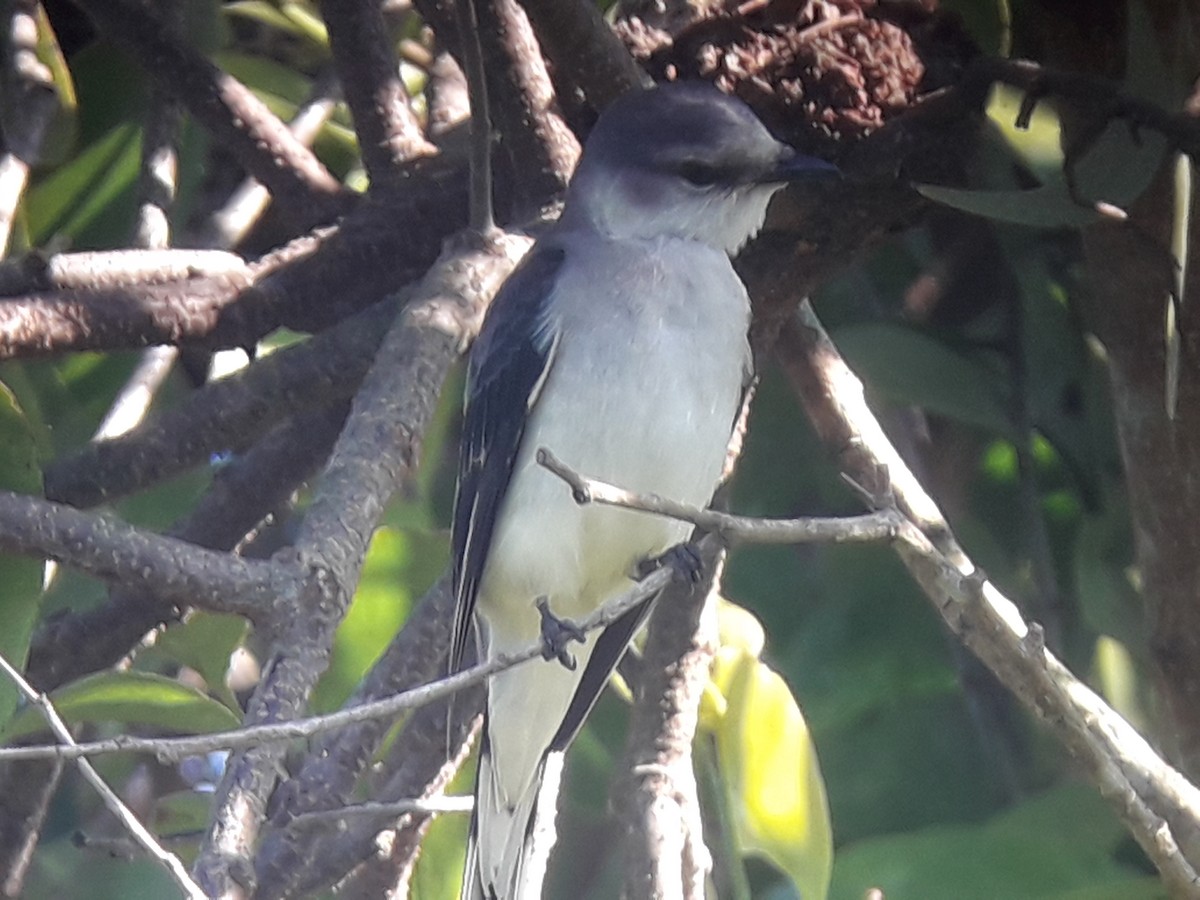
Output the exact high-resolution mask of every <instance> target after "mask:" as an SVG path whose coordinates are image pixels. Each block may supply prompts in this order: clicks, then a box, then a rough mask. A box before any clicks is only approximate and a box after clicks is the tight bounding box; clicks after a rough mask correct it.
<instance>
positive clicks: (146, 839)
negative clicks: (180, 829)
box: [0, 656, 207, 900]
mask: <svg viewBox="0 0 1200 900" xmlns="http://www.w3.org/2000/svg"><path fill="white" fill-rule="evenodd" d="M0 669H3V670H4V673H5V674H6V675H7V676H8V677H9V678H10V679H11V680H12V681H13V683H14V684H16V686H17V688H18V689H19V690H20V691H21V693H22V694H23V695H24V696H25V699H27V700H28V701H29V702H30V703H32V704H34V705H35V706H37V707H38V708H39V709H41V711H42V715H44V716H45V718H46V722H47V723H49V725H50V730H51V731H53V732H54V736H55V737H57V738H58V739H59V740H60V741H61V742H62V743H63V745H64V746H67V747H71V746H77V745H76V744H75V738H74V737H72V736H71V731H70V729H68V728H67V724H66V723H65V722H64V721H63V720H62V717H61V716H60V715H59V714H58V710H56V709H55V708H54V704H52V703H51V702H50V700H49V698H48V697H47V696H46V695H45V694H39V693H38V692H37V691H35V690H34V689H33V687H32V686H31V685H30V684H29V682H28V681H26V680H25V679H24V678H22V677H21V673H20V672H18V671H17V670H16V669H15V668H13V666H12V664H11V663H9V661H8V660H7V659H5V658H4V657H3V656H0ZM75 766H76V768H78V769H79V773H80V774H81V775H82V776H83V777H84V780H86V781H87V782H88V783H89V784H90V785H91V786H92V787H93V788H95V790H96V793H98V794H99V795H100V799H101V800H103V801H104V805H105V807H107V809H108V810H109V812H111V813H112V814H113V815H114V816H116V817H117V821H119V822H120V823H121V825H122V826H123V827H124V828H125V830H126V831H128V832H129V834H130V835H131V836H132V837H133V839H134V840H135V841H137V843H138V845H139V846H140V847H141V848H142V849H143V850H145V851H146V852H147V853H148V854H150V856H151V857H152V858H153V859H155V860H156V861H157V862H158V863H159V865H161V866H162V867H163V868H164V869H166V870H167V873H168V874H169V875H170V876H171V880H172V881H174V882H175V884H176V885H178V886H179V889H180V890H181V891H183V895H184V896H185V897H188V898H190V900H207V897H206V896H205V894H204V892H203V891H201V890H200V887H199V885H197V884H196V882H194V881H192V879H191V876H189V875H188V873H187V869H185V868H184V867H183V863H181V862H180V861H179V857H177V856H176V855H175V854H173V853H168V852H167V851H166V850H164V849H163V846H162V845H161V844H160V843H159V842H158V839H157V838H155V837H154V835H152V834H151V833H150V832H149V831H148V830H147V829H146V826H144V825H143V824H142V823H141V822H139V821H138V818H137V816H135V815H134V814H133V812H132V810H130V809H129V807H128V806H126V805H125V804H124V803H123V802H121V798H120V797H118V796H117V792H116V791H114V790H113V789H112V788H110V787H109V786H108V784H107V783H106V782H105V781H104V779H103V778H101V777H100V773H99V772H97V771H96V769H95V767H94V766H92V764H91V763H90V762H88V761H87V760H86V759H83V758H82V757H80V758H79V759H76V760H75Z"/></svg>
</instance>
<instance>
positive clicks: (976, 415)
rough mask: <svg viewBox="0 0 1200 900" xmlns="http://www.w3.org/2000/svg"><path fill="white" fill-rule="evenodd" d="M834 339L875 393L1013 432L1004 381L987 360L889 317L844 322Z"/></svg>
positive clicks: (989, 428)
mask: <svg viewBox="0 0 1200 900" xmlns="http://www.w3.org/2000/svg"><path fill="white" fill-rule="evenodd" d="M833 340H834V343H835V344H837V346H838V349H839V350H841V351H842V355H843V356H845V357H846V360H847V362H849V364H850V367H851V368H852V369H853V370H854V371H855V372H856V373H857V374H858V376H859V377H860V378H862V380H863V381H864V382H866V383H867V385H868V387H869V388H870V390H871V392H872V393H873V394H875V395H877V396H881V397H883V398H884V399H886V400H889V401H891V402H893V403H898V404H912V405H915V406H919V407H921V408H922V409H925V410H927V411H929V412H931V413H936V414H937V415H940V416H945V417H946V418H948V419H953V420H955V421H958V422H963V423H966V424H968V425H975V426H977V427H979V428H982V429H984V430H985V431H989V432H992V433H995V434H1001V435H1011V433H1012V428H1011V426H1010V424H1009V417H1008V413H1007V403H1006V398H1005V396H1004V388H1003V384H1002V381H1001V379H999V378H998V377H997V376H996V375H995V374H993V373H992V371H991V370H990V369H989V368H988V367H987V366H986V365H984V364H983V363H982V362H980V361H978V360H976V359H973V358H971V357H970V356H967V355H966V354H963V353H959V352H958V351H956V350H953V349H951V348H950V347H948V346H946V345H945V344H944V343H943V342H941V341H939V340H937V339H935V338H933V337H931V336H929V335H927V334H924V333H922V332H920V331H917V330H916V329H914V328H910V327H907V326H904V325H898V324H893V323H888V322H876V323H868V324H863V325H851V326H846V327H842V328H838V329H837V330H836V331H835V332H834V333H833Z"/></svg>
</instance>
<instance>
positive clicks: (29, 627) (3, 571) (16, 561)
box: [0, 382, 45, 733]
mask: <svg viewBox="0 0 1200 900" xmlns="http://www.w3.org/2000/svg"><path fill="white" fill-rule="evenodd" d="M41 489H42V473H41V469H40V468H39V467H38V448H37V439H36V436H35V433H34V429H33V427H32V426H31V425H30V423H29V421H28V419H27V418H26V416H25V413H24V411H23V410H22V409H21V407H20V405H19V404H18V403H17V399H16V397H15V396H13V393H12V391H10V390H9V389H8V387H7V386H6V385H5V384H4V383H2V382H0V490H4V491H13V492H15V493H19V494H40V493H41ZM44 568H45V564H44V563H43V562H42V561H41V560H39V559H35V558H30V557H27V556H16V555H10V554H0V654H3V655H4V658H5V659H6V660H8V662H9V663H11V664H12V665H13V666H15V667H16V668H18V669H22V668H24V666H25V657H26V654H27V653H28V651H29V639H30V637H31V636H32V634H33V627H34V623H35V622H36V621H37V615H38V607H39V604H40V602H41V597H42V573H43V570H44ZM17 697H18V694H17V688H16V685H14V684H13V683H12V681H11V680H10V679H8V678H6V677H0V733H2V732H3V729H4V726H5V725H6V724H7V723H8V721H9V719H10V718H11V717H12V715H13V712H14V711H15V710H16V708H17Z"/></svg>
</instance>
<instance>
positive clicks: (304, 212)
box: [82, 0, 347, 227]
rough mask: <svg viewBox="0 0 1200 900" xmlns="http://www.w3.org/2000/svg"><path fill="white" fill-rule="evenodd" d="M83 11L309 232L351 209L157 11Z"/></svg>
mask: <svg viewBox="0 0 1200 900" xmlns="http://www.w3.org/2000/svg"><path fill="white" fill-rule="evenodd" d="M82 6H83V7H84V9H85V10H86V11H87V13H88V14H89V15H90V16H91V17H92V18H93V19H95V21H96V24H97V25H98V26H99V27H100V28H101V29H102V30H103V31H105V32H106V33H107V34H109V35H110V36H111V37H112V38H113V39H114V40H116V41H117V42H118V43H120V44H121V45H122V46H124V47H125V48H126V49H128V50H129V52H130V53H131V55H132V56H133V57H134V59H135V60H136V61H137V62H138V63H139V64H140V65H141V66H142V67H143V68H144V69H145V71H146V73H147V74H148V75H149V76H150V77H151V78H153V79H155V83H156V84H157V85H158V86H159V87H160V88H161V89H162V90H164V91H166V92H168V93H170V94H171V95H172V96H174V97H177V98H178V99H179V101H180V102H181V103H182V104H183V105H184V106H186V107H187V109H188V111H189V112H190V113H191V114H192V115H193V116H195V117H196V120H197V121H198V122H200V123H201V124H202V125H204V126H205V127H206V128H207V129H208V130H209V131H211V132H212V134H213V136H214V137H215V138H216V140H217V141H218V142H219V143H221V144H222V145H224V146H225V147H227V148H228V149H229V150H230V151H231V152H232V153H234V154H235V155H236V156H237V157H238V160H239V161H240V162H241V163H242V165H243V166H245V167H246V170H247V171H248V172H249V173H250V174H251V175H253V176H254V177H255V178H257V179H258V180H259V181H261V182H262V183H263V184H265V185H267V186H268V187H269V188H270V190H271V193H272V194H274V195H275V197H276V198H277V199H278V200H279V201H280V202H281V203H283V204H284V205H285V206H287V207H288V208H289V209H290V210H291V211H292V212H293V214H294V215H296V216H297V218H298V219H299V220H300V221H302V222H304V223H305V227H311V226H312V225H314V224H317V223H319V222H323V221H329V220H331V219H333V218H334V217H335V216H337V215H338V214H339V213H342V212H345V211H346V207H347V204H346V196H345V195H344V194H343V191H342V187H341V185H340V184H339V183H338V182H337V180H336V179H335V178H334V177H333V176H332V175H330V174H329V172H328V171H327V170H326V169H325V167H324V166H323V165H322V164H321V163H320V162H319V161H318V160H317V158H316V157H315V156H314V155H313V154H312V152H311V151H310V150H309V149H308V148H307V147H305V146H304V145H303V144H301V143H300V142H299V141H297V140H296V139H295V138H294V137H293V136H292V134H291V132H289V131H288V129H287V126H286V125H284V124H283V123H282V122H280V121H279V119H277V118H276V117H275V116H274V115H273V114H272V113H271V111H270V110H268V109H267V107H266V106H265V105H264V104H263V102H262V101H261V100H259V99H258V98H257V97H255V96H254V94H253V93H251V91H250V90H249V89H248V88H247V87H246V86H245V85H243V84H242V83H241V82H239V81H238V80H237V79H235V78H233V77H232V76H230V75H227V74H226V73H224V72H222V71H221V70H220V69H218V68H217V67H216V66H214V65H213V64H212V63H210V62H209V61H208V60H206V59H204V58H203V57H202V56H201V55H200V54H199V53H197V52H196V51H195V50H193V49H192V48H191V47H190V46H188V45H187V44H185V43H183V42H182V41H180V40H177V39H176V38H174V37H173V36H172V35H171V34H170V33H169V31H168V30H167V29H166V28H164V27H163V25H162V23H161V22H159V21H157V20H156V18H155V16H154V15H153V13H152V11H151V7H144V6H140V5H137V4H134V3H132V2H129V0H83V2H82Z"/></svg>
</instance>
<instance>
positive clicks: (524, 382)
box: [450, 241, 566, 672]
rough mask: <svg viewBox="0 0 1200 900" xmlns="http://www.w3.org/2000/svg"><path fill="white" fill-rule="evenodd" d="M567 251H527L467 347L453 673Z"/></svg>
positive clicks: (547, 347) (550, 342)
mask: <svg viewBox="0 0 1200 900" xmlns="http://www.w3.org/2000/svg"><path fill="white" fill-rule="evenodd" d="M565 255H566V254H565V252H564V251H563V249H562V248H561V247H558V246H555V245H553V244H549V243H547V242H545V241H540V242H539V243H538V244H537V245H536V246H535V247H534V248H533V249H532V250H531V251H530V252H529V253H528V254H527V255H526V257H525V258H524V259H523V260H522V261H521V263H520V265H519V266H518V267H517V268H516V269H515V270H514V271H513V273H512V275H511V276H509V279H508V280H507V281H506V282H505V283H504V285H503V286H502V287H501V289H500V292H499V293H498V294H497V295H496V298H495V300H493V301H492V312H491V314H490V315H489V316H488V319H487V320H486V321H485V322H484V325H483V329H482V331H481V332H480V334H479V338H478V340H476V342H475V347H474V349H473V351H472V353H471V362H470V366H469V369H468V372H467V394H466V413H465V419H464V423H463V437H462V442H463V447H462V451H461V453H460V455H459V471H458V491H457V494H456V496H455V499H454V526H453V534H452V541H453V550H454V590H455V596H456V598H457V609H456V613H455V619H454V631H453V634H452V639H451V644H450V671H451V672H454V671H456V670H457V669H458V667H459V664H460V662H461V661H462V657H463V651H464V650H465V649H466V642H467V633H468V631H469V630H470V624H471V614H472V612H473V611H474V609H475V599H476V593H477V592H478V590H479V582H480V579H482V577H483V567H484V564H485V563H486V561H487V555H488V548H489V546H490V545H491V542H492V531H493V528H494V527H495V524H496V516H497V515H498V514H499V510H500V504H501V502H502V501H503V500H504V494H505V492H506V491H507V490H508V484H509V480H510V479H511V477H512V470H513V463H514V461H515V460H516V458H517V452H518V450H519V449H520V446H521V437H522V435H523V434H524V432H525V422H526V419H527V418H528V416H529V412H530V410H531V409H532V407H533V406H534V404H535V403H536V402H537V396H538V393H539V392H540V390H541V387H542V385H543V384H545V380H546V376H547V374H549V371H550V367H551V365H552V364H553V360H554V347H555V346H556V338H557V330H556V326H555V324H554V323H553V322H552V321H551V320H550V318H549V317H548V315H547V307H548V302H549V299H550V297H551V294H552V293H553V290H554V285H555V282H556V280H557V277H558V273H559V270H560V269H561V268H562V264H563V260H564V258H565ZM495 323H501V324H500V325H499V326H496V325H495Z"/></svg>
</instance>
